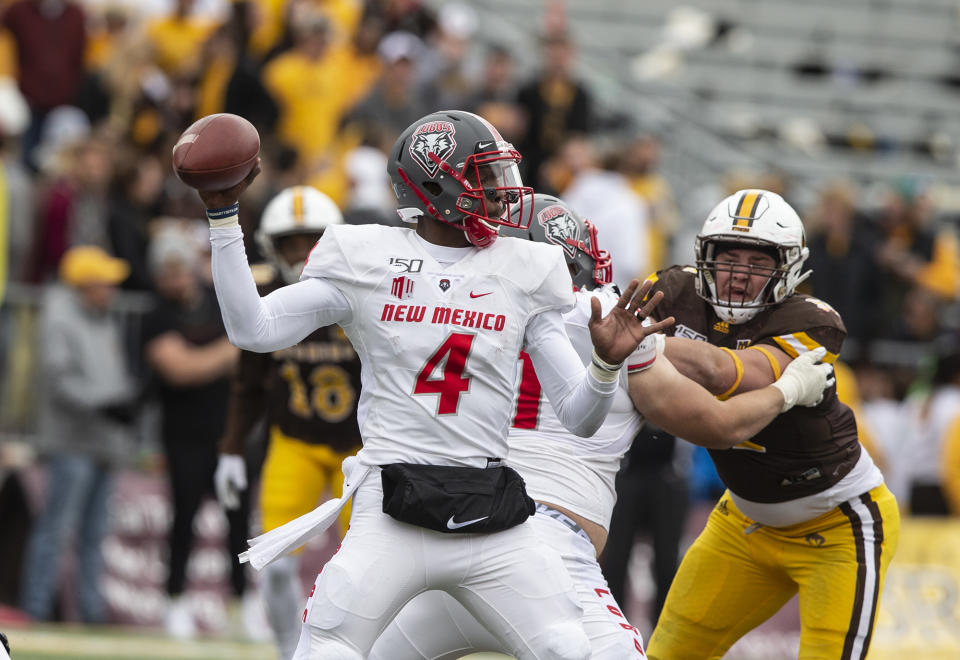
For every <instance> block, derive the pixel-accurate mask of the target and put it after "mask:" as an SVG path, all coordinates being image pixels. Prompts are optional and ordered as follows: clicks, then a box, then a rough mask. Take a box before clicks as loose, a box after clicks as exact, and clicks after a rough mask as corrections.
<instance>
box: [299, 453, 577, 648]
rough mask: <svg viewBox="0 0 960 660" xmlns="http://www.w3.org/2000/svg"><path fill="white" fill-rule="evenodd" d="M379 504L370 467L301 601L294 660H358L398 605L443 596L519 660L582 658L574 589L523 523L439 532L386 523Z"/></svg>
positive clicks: (390, 520)
mask: <svg viewBox="0 0 960 660" xmlns="http://www.w3.org/2000/svg"><path fill="white" fill-rule="evenodd" d="M382 500H383V491H382V487H381V481H380V471H379V469H373V470H371V471H370V474H369V475H368V476H367V478H366V480H365V481H364V482H363V484H362V485H361V486H360V487H359V489H358V490H357V492H356V494H355V495H354V497H353V509H352V513H351V517H350V528H349V530H348V531H347V534H346V536H345V537H344V539H343V543H342V544H341V546H340V549H339V550H338V551H337V553H336V554H335V555H334V556H333V558H332V559H331V560H330V561H329V562H328V563H327V564H326V566H324V568H323V571H322V572H321V573H320V575H318V576H317V581H316V583H315V584H314V587H313V589H312V591H311V594H310V597H309V599H308V600H307V607H306V609H305V611H304V613H303V621H304V625H303V627H302V629H301V632H300V642H299V645H298V646H297V651H296V653H295V654H294V660H362V659H363V658H366V657H367V656H368V654H369V653H370V650H371V648H372V647H373V644H374V642H375V641H376V639H377V637H379V636H380V633H381V632H383V630H384V628H386V627H387V625H388V624H389V623H390V622H391V621H392V620H393V619H394V617H396V615H397V614H398V613H399V612H400V610H401V609H402V608H403V606H404V605H405V604H406V603H407V602H408V601H409V600H410V599H412V598H413V597H414V596H416V595H417V594H420V593H422V592H424V591H427V590H430V589H439V590H442V591H445V592H446V593H448V594H450V596H452V597H453V599H455V600H456V601H458V602H459V604H460V605H462V606H463V607H464V608H465V610H466V611H467V612H469V613H470V614H471V615H472V616H473V618H475V619H476V620H478V621H480V622H481V623H482V624H483V625H484V626H486V628H487V629H488V630H490V631H491V632H492V633H493V634H494V636H495V637H496V638H497V640H499V642H500V644H501V648H503V649H506V652H507V653H510V654H511V655H514V656H516V657H517V658H518V659H519V660H587V659H588V658H590V642H589V640H588V639H587V636H586V634H585V633H584V631H583V627H582V625H581V623H580V620H581V616H582V610H581V607H580V604H579V602H578V599H577V594H576V592H575V590H574V585H573V581H572V580H571V578H570V575H569V574H568V573H567V571H566V569H565V568H564V565H563V561H562V560H561V558H560V556H559V554H558V553H557V552H556V551H555V550H553V549H552V548H550V547H549V546H547V545H545V544H544V543H543V541H542V540H541V538H540V537H539V536H538V535H537V534H536V533H535V531H534V526H533V525H532V524H531V522H532V521H527V522H525V523H523V524H521V525H517V526H516V527H513V528H511V529H508V530H505V531H503V532H497V533H494V534H444V533H441V532H435V531H432V530H428V529H423V528H420V527H416V526H414V525H408V524H406V523H401V522H398V521H396V520H394V519H393V518H391V517H390V516H388V515H387V514H385V513H383V510H382V506H383V504H382ZM390 657H391V658H397V657H398V656H394V655H391V656H390Z"/></svg>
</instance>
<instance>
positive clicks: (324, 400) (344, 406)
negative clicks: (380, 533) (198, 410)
mask: <svg viewBox="0 0 960 660" xmlns="http://www.w3.org/2000/svg"><path fill="white" fill-rule="evenodd" d="M265 268H269V267H264V266H254V268H253V270H254V279H256V280H264V279H267V278H265V277H264V274H265V272H269V274H270V275H273V276H274V277H271V278H270V279H269V281H267V283H266V284H258V287H257V290H258V291H259V292H260V295H266V294H268V293H270V292H271V291H274V290H276V289H278V288H280V287H281V286H282V285H283V282H282V281H280V280H279V279H278V278H277V277H275V275H276V273H275V271H273V270H272V269H270V270H269V271H265V270H264V269H265ZM359 398H360V358H359V357H358V356H357V352H356V351H355V350H354V348H353V346H352V345H351V344H350V341H349V340H348V339H347V337H346V335H345V334H344V333H343V330H341V329H340V327H339V326H336V325H332V326H327V327H324V328H319V329H317V330H315V331H314V332H313V333H311V334H310V335H309V336H307V337H306V338H305V339H303V340H302V341H301V342H300V343H298V344H296V345H294V346H291V347H289V348H284V349H280V350H277V351H273V352H272V353H252V352H250V351H241V353H240V364H239V370H238V373H237V376H236V377H235V379H234V382H233V392H232V398H231V402H230V413H229V416H228V421H227V432H226V434H225V437H224V439H223V442H222V443H221V451H224V452H228V453H240V452H241V448H242V446H243V439H244V437H245V436H246V434H247V433H249V431H250V429H251V428H252V427H253V425H254V424H255V423H256V421H257V420H258V419H259V418H260V416H261V415H263V414H264V413H265V414H266V419H267V424H268V425H269V426H276V427H278V428H279V429H280V431H281V432H283V434H284V435H286V436H289V437H291V438H296V439H298V440H302V441H303V442H306V443H309V444H322V445H327V446H329V447H331V448H332V449H334V450H335V451H337V452H345V451H350V450H353V449H357V448H359V447H360V429H359V426H358V425H357V401H358V400H359Z"/></svg>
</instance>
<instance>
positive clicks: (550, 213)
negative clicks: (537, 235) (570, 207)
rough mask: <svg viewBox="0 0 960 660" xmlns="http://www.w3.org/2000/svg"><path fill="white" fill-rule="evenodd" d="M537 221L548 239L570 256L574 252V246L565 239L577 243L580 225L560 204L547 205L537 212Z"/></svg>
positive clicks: (575, 250) (575, 249)
mask: <svg viewBox="0 0 960 660" xmlns="http://www.w3.org/2000/svg"><path fill="white" fill-rule="evenodd" d="M537 221H538V222H539V223H540V224H541V225H543V230H544V232H545V233H546V235H547V240H548V241H550V242H551V243H555V244H557V245H559V246H560V247H562V248H563V249H564V251H565V252H566V253H567V254H569V255H570V256H571V257H573V256H574V254H576V252H577V248H576V246H575V245H571V244H570V243H569V242H568V240H567V239H570V240H572V241H573V242H574V243H575V244H577V243H579V242H580V227H579V225H577V222H576V221H575V220H574V219H573V218H571V217H570V216H569V215H568V214H567V212H566V210H565V209H564V208H563V207H562V206H560V205H559V204H554V205H553V206H548V207H547V208H545V209H543V210H542V211H540V212H539V213H538V214H537Z"/></svg>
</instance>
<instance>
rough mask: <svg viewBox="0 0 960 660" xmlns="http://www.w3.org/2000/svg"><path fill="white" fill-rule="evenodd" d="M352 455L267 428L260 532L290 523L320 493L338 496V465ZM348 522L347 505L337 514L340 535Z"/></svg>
mask: <svg viewBox="0 0 960 660" xmlns="http://www.w3.org/2000/svg"><path fill="white" fill-rule="evenodd" d="M354 453H356V452H336V451H334V450H332V449H331V448H330V447H327V446H326V445H312V444H309V443H306V442H303V441H301V440H297V439H296V438H291V437H289V436H287V435H284V434H283V433H282V432H281V431H280V429H278V428H277V427H275V426H274V427H272V428H271V429H270V446H269V448H268V449H267V458H266V460H265V461H264V463H263V472H262V473H261V475H260V509H261V512H262V515H263V531H265V532H269V531H270V530H271V529H274V528H276V527H279V526H280V525H282V524H284V523H286V522H289V521H291V520H293V519H294V518H297V517H299V516H302V515H303V514H305V513H309V512H310V511H312V510H313V509H314V508H316V507H317V506H318V505H319V504H320V502H321V499H320V498H322V497H323V496H324V493H326V492H327V491H329V492H330V497H340V494H341V493H343V472H341V471H340V464H341V463H342V462H343V460H344V459H345V458H346V457H347V456H351V455H353V454H354ZM349 523H350V505H349V504H348V505H347V506H345V507H344V508H343V510H342V511H341V512H340V536H341V537H342V536H343V534H344V533H346V531H347V525H348V524H349Z"/></svg>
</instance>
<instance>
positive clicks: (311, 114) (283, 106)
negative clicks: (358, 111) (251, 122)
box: [263, 8, 350, 168]
mask: <svg viewBox="0 0 960 660" xmlns="http://www.w3.org/2000/svg"><path fill="white" fill-rule="evenodd" d="M298 14H299V15H298ZM289 27H290V30H291V33H292V37H293V42H294V45H293V48H292V49H290V50H289V51H287V52H284V53H281V54H280V55H277V56H276V57H275V58H273V59H272V60H270V61H269V62H268V63H267V64H266V66H264V69H263V82H264V85H265V86H266V88H267V91H268V92H269V93H270V95H271V96H272V97H273V99H274V101H275V102H276V103H277V106H278V107H279V110H280V118H279V122H278V124H277V133H278V137H279V138H280V140H281V141H283V142H285V143H287V144H289V145H290V146H292V147H294V148H296V149H297V151H298V152H299V154H300V159H301V162H303V163H305V164H306V165H307V167H308V168H312V166H313V163H315V162H317V161H321V160H322V159H323V157H324V156H325V155H326V153H327V151H328V149H330V147H331V145H332V142H333V139H334V137H335V135H336V131H337V127H338V125H339V122H340V117H341V115H342V114H343V111H344V107H345V105H346V104H347V102H348V96H347V94H346V93H345V91H344V84H343V81H344V80H348V79H349V76H350V71H349V70H344V69H343V68H342V65H343V60H342V59H341V58H339V57H335V56H333V54H332V51H331V48H330V46H331V40H332V38H333V35H332V34H331V29H330V23H329V21H328V20H327V19H326V17H325V16H324V15H323V14H322V13H320V12H317V11H316V10H312V9H309V8H307V9H306V10H304V11H303V12H294V15H293V16H291V24H290V26H289Z"/></svg>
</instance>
